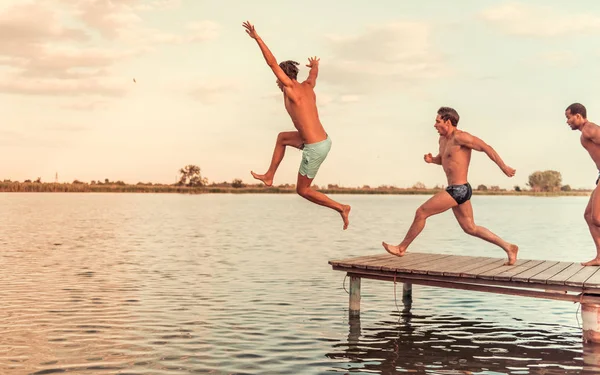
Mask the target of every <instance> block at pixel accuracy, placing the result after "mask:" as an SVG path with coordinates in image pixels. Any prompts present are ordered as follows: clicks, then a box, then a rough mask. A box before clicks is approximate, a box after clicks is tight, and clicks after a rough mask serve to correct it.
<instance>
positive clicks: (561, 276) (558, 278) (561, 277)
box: [546, 263, 584, 285]
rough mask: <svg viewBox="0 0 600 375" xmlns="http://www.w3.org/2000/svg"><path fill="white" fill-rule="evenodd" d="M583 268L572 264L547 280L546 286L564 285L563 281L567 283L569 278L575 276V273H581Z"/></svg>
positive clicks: (577, 264)
mask: <svg viewBox="0 0 600 375" xmlns="http://www.w3.org/2000/svg"><path fill="white" fill-rule="evenodd" d="M583 268H584V267H583V266H582V265H581V264H579V263H572V264H571V265H570V266H569V267H567V268H565V269H564V270H562V271H560V272H559V273H557V274H556V275H554V276H552V277H551V278H549V279H548V280H546V283H547V284H554V285H565V281H567V280H568V279H569V278H570V277H571V276H573V275H575V274H576V273H577V272H579V271H581V270H582V269H583Z"/></svg>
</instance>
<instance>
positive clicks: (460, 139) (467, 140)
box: [455, 132, 515, 177]
mask: <svg viewBox="0 0 600 375" xmlns="http://www.w3.org/2000/svg"><path fill="white" fill-rule="evenodd" d="M455 139H456V143H458V144H459V145H461V146H464V147H468V148H470V149H472V150H475V151H482V152H485V154H486V155H487V156H488V157H489V158H490V159H492V161H493V162H494V163H496V164H497V165H498V167H500V169H501V170H502V172H504V174H505V175H507V176H508V177H512V176H514V175H515V170H514V169H513V168H511V167H509V166H508V165H506V164H505V163H504V161H503V160H502V158H501V157H500V155H498V153H497V152H496V150H494V149H493V148H492V146H490V145H488V144H487V143H485V142H484V141H482V140H481V139H479V138H477V137H475V136H473V135H471V134H469V133H466V132H460V133H459V134H457V135H456V138H455Z"/></svg>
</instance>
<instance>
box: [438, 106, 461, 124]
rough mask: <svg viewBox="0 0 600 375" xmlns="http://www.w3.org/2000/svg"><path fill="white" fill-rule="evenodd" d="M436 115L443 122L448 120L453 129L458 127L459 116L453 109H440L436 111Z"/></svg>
mask: <svg viewBox="0 0 600 375" xmlns="http://www.w3.org/2000/svg"><path fill="white" fill-rule="evenodd" d="M437 114H438V115H440V117H441V118H442V120H444V121H446V120H450V123H451V124H452V126H454V127H456V126H457V125H458V120H460V116H459V115H458V112H456V110H455V109H454V108H450V107H440V109H438V111H437Z"/></svg>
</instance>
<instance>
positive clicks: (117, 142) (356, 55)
mask: <svg viewBox="0 0 600 375" xmlns="http://www.w3.org/2000/svg"><path fill="white" fill-rule="evenodd" d="M574 4H575V3H574ZM576 4H577V6H576V7H575V6H573V5H572V4H571V6H570V5H569V3H568V2H563V1H549V0H544V1H535V0H529V1H527V2H525V1H522V2H514V1H498V0H494V1H492V0H455V1H453V2H452V3H451V6H450V3H448V2H447V1H444V0H439V1H436V0H429V1H397V0H378V1H372V2H365V1H359V0H327V1H316V0H306V1H302V2H292V1H271V0H253V1H245V0H244V1H242V0H238V1H233V0H219V1H216V0H215V1H206V0H118V1H117V0H38V1H32V0H0V35H2V38H1V39H0V114H1V116H2V117H1V118H0V179H12V180H20V181H23V180H25V179H36V178H38V177H41V179H42V181H48V182H52V181H54V180H55V177H56V174H58V180H59V181H61V182H70V181H73V180H74V179H78V180H81V181H90V180H104V179H105V178H109V179H110V180H113V181H114V180H123V181H125V182H128V183H137V182H139V181H143V182H148V181H149V182H157V183H173V182H175V181H176V178H177V172H178V170H179V169H180V168H181V167H183V166H185V165H187V164H195V165H198V166H200V168H201V172H202V175H203V176H204V177H206V178H208V180H209V182H222V181H228V182H230V181H232V180H233V179H236V178H239V179H242V181H244V182H246V183H253V182H255V180H253V179H252V177H251V175H250V171H251V170H254V171H256V172H258V173H264V172H265V171H266V170H267V168H268V165H269V162H270V159H271V155H272V152H273V147H274V143H275V140H276V137H277V134H278V133H279V132H281V131H292V130H294V127H293V124H292V122H291V121H290V118H289V115H288V114H287V113H286V111H285V109H284V107H283V98H282V94H281V92H280V91H279V89H278V88H277V86H276V84H275V76H274V75H273V73H272V72H271V70H270V69H269V67H268V66H267V65H266V63H265V61H264V59H263V57H262V54H261V52H260V50H259V48H258V46H257V44H256V42H255V41H254V40H252V39H251V38H250V37H249V36H248V35H247V34H246V33H245V31H244V28H243V27H242V22H244V21H247V20H248V21H250V22H251V23H253V24H254V25H255V27H256V30H257V32H258V33H259V35H260V36H261V37H262V38H263V40H264V41H265V43H266V44H267V46H268V47H269V48H270V49H271V51H272V53H273V54H274V56H275V58H276V59H277V60H278V61H282V60H288V59H291V60H295V61H298V62H300V64H301V65H300V73H299V79H300V80H302V79H304V78H305V77H306V75H307V74H308V68H307V67H306V66H305V64H307V63H308V57H310V56H318V57H319V58H320V71H319V77H318V80H317V86H316V87H315V92H316V95H317V103H318V108H319V114H320V118H321V122H322V123H323V125H324V127H325V129H326V131H327V132H328V134H329V136H330V137H331V139H332V142H333V145H332V149H331V151H330V153H329V156H328V158H327V159H326V160H325V162H324V163H323V165H322V166H321V169H320V170H319V173H318V175H317V177H316V179H315V180H314V183H315V184H317V185H326V184H338V185H343V186H363V185H369V186H372V187H374V186H380V185H393V186H397V187H410V186H412V185H413V184H415V183H416V182H422V183H424V184H425V185H427V186H435V185H445V184H446V179H445V175H444V173H443V170H442V168H441V166H437V165H432V164H426V163H425V162H424V161H423V155H424V154H426V153H429V152H431V153H433V154H434V155H435V154H436V153H437V150H438V134H437V132H436V131H435V129H434V128H433V124H434V121H435V117H436V112H437V109H438V108H439V107H441V106H450V107H453V108H455V109H456V110H457V111H458V113H459V114H460V117H461V118H460V122H459V124H458V127H459V129H462V130H465V131H467V132H469V133H471V134H473V135H475V136H477V137H479V138H481V139H483V140H484V141H485V142H487V143H488V144H489V145H491V146H492V147H493V148H494V149H495V150H496V151H497V152H498V153H499V155H500V156H501V158H502V159H503V160H504V161H505V162H506V163H507V164H508V165H509V166H511V167H513V168H515V169H516V175H515V176H514V177H512V178H508V177H506V176H505V175H504V174H503V173H502V172H501V170H500V168H498V167H497V166H496V165H495V164H494V163H493V162H492V161H491V160H490V159H489V158H488V157H487V156H486V155H485V154H484V153H481V152H474V153H473V156H472V164H471V168H470V172H469V181H470V182H471V184H472V185H475V186H477V185H479V184H486V185H488V186H490V185H497V186H500V187H501V188H508V189H511V188H512V187H513V186H515V185H520V186H524V185H525V184H526V182H527V181H528V176H529V175H530V174H531V173H533V172H535V171H538V170H542V171H543V170H549V169H552V170H558V171H559V172H561V174H562V177H563V183H564V184H569V185H571V187H573V188H592V187H594V182H595V180H596V177H597V175H598V172H597V170H596V167H595V166H594V164H593V162H592V161H591V159H590V158H589V156H588V154H587V153H586V151H585V150H584V149H583V148H582V147H581V144H580V142H579V135H580V133H579V132H578V131H572V130H571V129H570V128H569V127H568V126H567V124H566V119H565V117H564V111H565V108H566V107H567V106H568V105H569V104H571V103H573V102H580V103H583V104H584V105H585V106H586V107H587V109H588V118H589V120H590V121H595V120H594V119H595V118H600V115H598V117H596V115H597V114H598V113H599V112H600V90H599V89H598V88H597V87H596V82H600V70H599V69H598V68H597V65H598V64H597V61H598V58H600V47H598V46H597V45H598V44H597V42H596V40H597V39H598V37H599V36H600V2H595V1H591V0H590V1H578V2H576ZM134 79H135V82H134ZM597 121H600V119H599V120H597ZM300 159H301V151H299V150H296V149H289V150H288V151H287V152H286V156H285V159H284V160H283V162H282V163H281V165H280V167H279V170H278V173H277V175H276V176H275V181H274V183H275V184H285V183H290V184H292V183H295V181H296V178H297V173H298V167H299V165H300Z"/></svg>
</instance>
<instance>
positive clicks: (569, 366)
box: [326, 296, 600, 374]
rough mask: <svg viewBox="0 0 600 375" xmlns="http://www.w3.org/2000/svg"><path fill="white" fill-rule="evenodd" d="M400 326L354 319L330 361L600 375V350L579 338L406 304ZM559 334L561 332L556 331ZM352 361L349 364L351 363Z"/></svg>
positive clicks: (451, 370)
mask: <svg viewBox="0 0 600 375" xmlns="http://www.w3.org/2000/svg"><path fill="white" fill-rule="evenodd" d="M403 302H404V303H403V306H399V311H394V312H392V314H391V316H392V317H394V318H395V320H390V321H382V322H381V323H380V324H379V325H378V326H377V327H369V328H366V329H362V328H361V322H360V316H357V317H351V318H350V319H349V334H348V340H347V342H341V343H337V344H334V345H333V351H332V352H331V353H328V354H326V356H327V357H328V358H331V359H336V360H345V361H344V362H345V363H346V365H347V366H345V367H344V370H347V371H349V372H348V373H352V371H350V368H356V369H364V370H366V371H368V372H373V373H380V374H396V373H398V371H408V372H417V373H425V372H426V371H427V372H430V373H436V374H438V373H439V374H470V373H481V372H484V371H485V372H499V373H508V372H512V371H515V370H516V369H521V370H524V371H526V372H528V373H530V374H535V373H538V374H554V373H558V372H560V373H561V374H600V345H593V344H592V345H587V344H586V345H584V344H583V343H582V341H581V340H580V339H578V336H577V335H573V334H571V333H568V332H567V333H565V330H564V327H561V329H553V327H555V326H552V325H548V326H547V327H544V326H541V325H537V326H535V327H528V326H524V327H523V328H522V329H515V328H512V327H505V326H502V325H501V324H497V323H494V322H487V321H485V320H483V319H469V318H464V317H461V316H451V315H448V314H446V315H439V316H436V315H415V314H413V313H412V312H411V304H412V300H411V299H410V298H408V299H406V296H405V299H404V301H403ZM555 328H556V327H555ZM348 360H349V362H348Z"/></svg>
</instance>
